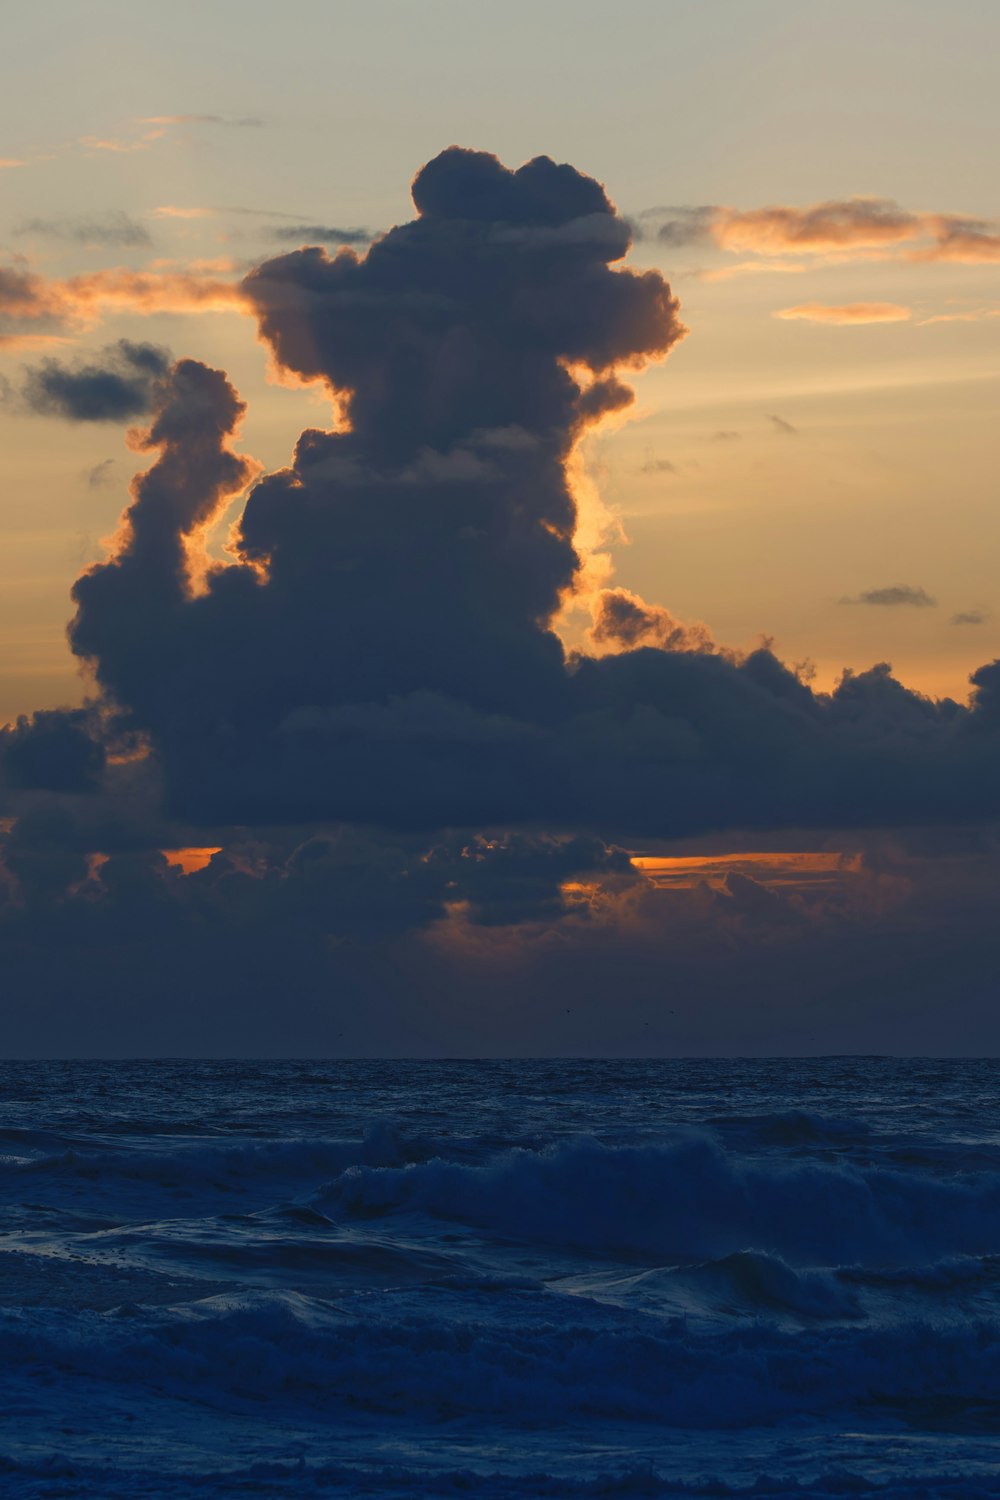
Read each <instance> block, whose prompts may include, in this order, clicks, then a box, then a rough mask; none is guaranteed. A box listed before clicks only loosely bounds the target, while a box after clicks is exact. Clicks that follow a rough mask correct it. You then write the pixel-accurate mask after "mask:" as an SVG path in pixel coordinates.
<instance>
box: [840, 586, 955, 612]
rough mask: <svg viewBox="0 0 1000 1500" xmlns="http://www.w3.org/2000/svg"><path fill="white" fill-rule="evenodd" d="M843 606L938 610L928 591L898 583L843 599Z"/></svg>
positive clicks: (935, 601)
mask: <svg viewBox="0 0 1000 1500" xmlns="http://www.w3.org/2000/svg"><path fill="white" fill-rule="evenodd" d="M840 602H841V604H877V605H883V606H887V607H890V608H897V607H898V606H900V605H902V606H904V607H907V608H911V609H936V608H937V600H936V599H932V598H931V596H930V594H928V592H927V590H926V589H921V588H913V587H912V586H911V585H910V584H906V583H897V584H893V585H892V586H891V587H889V588H881V589H868V590H866V592H864V593H862V594H855V595H853V596H852V597H850V598H844V599H841V601H840Z"/></svg>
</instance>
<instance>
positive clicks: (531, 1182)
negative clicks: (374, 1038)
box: [0, 1057, 1000, 1500]
mask: <svg viewBox="0 0 1000 1500" xmlns="http://www.w3.org/2000/svg"><path fill="white" fill-rule="evenodd" d="M0 1098H2V1110H0V1127H2V1128H0V1152H2V1156H0V1235H2V1240H0V1304H2V1306H0V1348H2V1352H3V1357H2V1361H0V1491H2V1493H3V1494H4V1495H11V1496H16V1497H18V1500H20V1497H22V1496H24V1497H32V1500H33V1497H42V1496H45V1497H57V1496H58V1497H78V1496H80V1497H82V1496H86V1497H88V1500H116V1497H130V1500H131V1497H136V1496H143V1497H158V1496H164V1497H171V1500H179V1497H185V1500H186V1497H191V1500H195V1497H198V1500H208V1497H217V1496H244V1495H252V1496H272V1495H273V1496H282V1497H284V1496H288V1497H292V1496H294V1497H297V1500H298V1497H311V1496H314V1495H330V1496H347V1495H351V1496H355V1495H359V1496H360V1495H364V1496H369V1495H371V1496H384V1497H390V1500H395V1497H403V1496H410V1495H416V1496H423V1497H437V1496H441V1497H453V1496H454V1497H457V1496H472V1495H475V1496H482V1497H484V1500H494V1497H500V1496H512V1497H513V1496H516V1497H535V1496H552V1497H574V1496H592V1497H614V1496H619V1495H620V1496H630V1497H635V1496H647V1495H648V1496H659V1495H663V1496H698V1497H708V1496H735V1495H747V1496H748V1497H749V1496H752V1497H753V1500H769V1497H779V1496H780V1497H789V1496H796V1495H804V1496H810V1497H812V1500H823V1497H826V1496H837V1497H844V1496H854V1497H857V1496H869V1495H871V1496H878V1497H883V1500H897V1497H907V1500H912V1497H970V1496H987V1495H989V1496H994V1495H1000V1066H998V1064H997V1063H995V1062H992V1061H988V1060H987V1061H962V1060H958V1061H955V1060H949V1061H935V1060H920V1059H918V1060H900V1059H891V1058H881V1057H877V1058H824V1059H818V1060H787V1059H785V1060H767V1061H757V1060H753V1061H751V1060H741V1061H724V1060H723V1061H719V1060H711V1061H709V1060H672V1061H662V1060H655V1061H618V1060H616V1061H567V1060H563V1061H541V1060H534V1061H501V1062H497V1061H467V1060H462V1061H427V1062H395V1061H394V1062H378V1061H372V1062H358V1061H352V1062H340V1061H324V1062H315V1061H313V1062H218V1061H214V1062H193V1061H158V1062H148V1061H144V1062H113V1063H112V1062H106V1063H105V1062H30V1063H29V1062H19V1063H6V1064H2V1065H0Z"/></svg>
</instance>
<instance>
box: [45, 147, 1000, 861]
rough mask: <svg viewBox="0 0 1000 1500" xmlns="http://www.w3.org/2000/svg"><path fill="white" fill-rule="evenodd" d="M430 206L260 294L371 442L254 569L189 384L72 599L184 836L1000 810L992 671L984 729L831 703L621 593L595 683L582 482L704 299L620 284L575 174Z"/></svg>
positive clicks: (454, 185) (258, 493) (89, 652)
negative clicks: (114, 544) (591, 432)
mask: <svg viewBox="0 0 1000 1500" xmlns="http://www.w3.org/2000/svg"><path fill="white" fill-rule="evenodd" d="M413 199H414V203H415V205H416V208H417V218H416V219H415V220H414V221H413V222H411V223H407V224H403V225H400V226H398V227H396V228H395V229H392V230H390V231H389V232H388V233H387V234H385V235H383V236H382V237H381V238H379V239H377V240H376V241H375V242H374V243H373V244H372V246H371V248H370V249H369V250H368V251H367V253H366V254H365V255H363V256H359V255H358V254H357V253H355V252H354V251H353V250H351V249H349V248H344V249H342V250H341V251H340V252H339V253H338V254H337V255H336V256H335V257H333V258H331V257H330V256H329V255H328V254H327V253H326V252H325V251H323V250H321V249H304V250H297V251H295V252H293V253H290V254H287V255H284V256H281V257H279V258H277V259H274V260H270V261H268V262H266V263H265V264H264V265H262V266H260V267H259V268H258V269H257V270H255V271H254V272H252V273H251V274H250V275H249V276H248V277H247V279H246V281H245V282H244V284H243V287H242V289H241V292H240V295H241V297H243V298H244V299H245V300H246V301H248V302H249V303H250V305H252V307H253V308H254V309H255V310H256V313H257V316H258V319H259V323H260V331H261V337H262V338H263V340H264V341H265V342H266V343H267V345H268V346H269V347H270V349H271V351H272V352H273V355H274V357H275V358H276V360H277V361H278V362H279V364H280V365H281V366H282V367H284V368H285V369H286V370H289V371H292V372H294V373H295V374H296V375H297V376H298V377H300V378H302V379H305V380H313V381H321V382H323V383H324V384H325V385H326V386H327V387H328V389H329V391H330V393H331V396H332V397H333V398H335V400H336V402H337V404H338V407H339V410H340V412H341V414H342V420H341V422H340V425H339V428H338V430H335V431H332V432H321V431H315V430H309V431H306V432H304V433H303V434H302V436H301V438H300V439H299V442H298V445H297V448H296V452H295V457H294V462H293V464H292V466H291V467H290V468H288V469H286V470H283V471H280V472H278V473H274V474H270V475H268V476H266V477H265V478H264V479H262V480H261V481H260V482H259V483H258V484H257V485H256V487H255V488H253V489H252V490H251V492H250V494H249V497H248V499H247V501H246V505H245V507H244V510H243V513H242V515H241V517H240V518H239V521H238V523H237V524H236V526H235V528H234V531H233V535H232V540H231V547H232V551H233V554H234V560H233V561H231V562H230V563H229V564H228V565H225V566H220V565H217V564H209V563H207V562H206V559H205V557H204V555H203V552H202V549H201V546H200V537H201V534H202V532H203V531H204V529H205V527H206V526H207V525H209V524H210V523H211V521H212V520H213V518H215V517H216V516H217V515H218V514H219V513H220V512H221V510H222V508H223V507H224V506H225V504H226V503H227V501H228V500H230V499H231V498H233V497H234V496H235V495H236V494H237V493H239V492H240V491H241V490H242V489H243V488H244V487H245V486H246V485H247V483H248V482H249V480H250V479H251V477H252V467H251V465H250V464H249V462H248V461H247V460H245V459H241V458H239V457H237V456H236V455H235V454H234V452H233V450H232V447H231V442H232V438H233V435H234V433H235V429H236V426H237V424H238V420H239V416H240V413H241V410H242V407H241V404H240V402H239V400H238V398H237V396H236V394H235V392H234V391H233V390H232V389H231V387H230V386H229V385H228V383H227V382H226V380H225V377H224V376H223V375H221V374H220V373H218V372H214V371H211V370H208V369H206V368H205V367H204V366H201V365H198V364H195V363H193V362H191V361H183V362H182V363H181V364H179V365H178V366H176V367H175V369H174V371H173V373H172V375H171V376H170V377H169V378H168V379H165V380H163V381H161V382H159V383H158V385H157V387H156V392H157V402H158V405H157V408H156V411H155V414H154V420H153V424H152V427H151V428H150V431H149V434H148V437H147V439H146V444H147V446H148V447H149V448H150V450H151V451H158V454H159V457H158V458H157V461H156V462H155V463H154V465H153V467H152V468H151V469H150V471H149V472H148V473H147V474H145V475H144V476H142V477H141V478H140V479H139V480H138V481H137V483H136V487H135V490H134V503H133V505H132V507H131V509H130V510H129V511H128V513H127V515H126V518H125V522H124V526H123V531H122V536H121V540H120V544H119V548H118V551H117V553H116V555H115V556H114V557H113V558H112V559H111V560H110V561H109V562H107V563H105V564H102V565H100V566H98V567H96V568H93V569H92V570H91V571H90V572H89V573H87V574H86V575H85V576H84V577H83V578H81V579H80V580H79V582H78V583H77V586H76V589H75V599H76V603H77V616H76V619H75V621H74V622H73V625H72V629H71V640H72V644H73V647H74V650H76V651H77V653H78V654H79V655H81V656H82V657H84V658H86V659H87V660H88V661H90V662H92V663H93V665H94V668H95V671H96V674H97V680H98V682H99V684H100V686H101V688H102V689H103V691H104V694H105V696H106V699H107V701H108V703H109V704H111V705H113V706H114V707H115V709H116V715H115V718H114V720H113V723H114V724H115V726H116V727H117V728H118V729H119V730H125V731H128V732H129V733H132V734H138V735H140V736H144V737H146V738H147V739H148V741H149V743H150V745H151V747H152V749H153V751H154V754H155V759H156V762H157V764H158V765H159V767H160V768H161V770H162V774H163V777H164V785H165V788H166V794H167V799H168V806H169V808H170V809H171V811H172V812H173V813H174V814H175V815H178V816H182V817H184V818H186V819H190V820H193V821H195V822H201V823H203V824H210V825H214V826H220V825H224V824H228V823H243V824H254V823H255V824H266V823H272V824H273V823H280V822H303V823H308V822H313V821H317V820H329V819H338V820H345V821H351V822H361V821H365V822H369V823H373V824H382V825H385V826H395V827H396V828H404V827H412V828H425V829H430V828H435V827H448V826H451V827H455V826H465V827H474V828H475V827H479V828H482V827H485V826H490V825H493V826H495V825H497V824H508V825H509V824H512V823H517V822H524V821H526V820H535V821H544V823H545V824H546V825H547V826H548V827H550V828H554V829H566V828H572V827H579V826H581V825H589V826H591V827H594V828H596V829H597V830H598V831H601V832H605V833H606V832H613V833H617V832H619V831H621V830H633V831H634V832H636V833H640V834H654V833H659V834H674V833H688V832H691V831H693V830H698V829H704V828H712V827H724V826H727V825H728V826H733V825H739V824H743V825H746V824H756V825H778V824H791V825H794V824H803V823H812V824H817V823H822V822H829V823H840V824H843V823H857V822H894V821H899V820H904V819H924V818H927V817H934V818H941V817H951V816H962V815H963V814H965V813H967V812H969V811H970V810H975V811H983V810H985V809H986V808H990V809H1000V788H998V786H997V780H996V778H995V776H993V775H992V772H991V770H990V767H991V766H992V760H991V756H992V755H993V753H994V752H995V749H996V745H995V742H994V735H995V728H994V727H991V726H993V724H994V720H993V718H992V717H991V715H990V713H989V712H988V711H987V709H988V704H989V703H990V702H991V701H992V686H991V685H992V677H991V676H990V675H989V673H990V672H991V671H992V670H993V669H992V668H990V669H984V674H985V675H984V674H980V676H979V677H978V678H977V687H978V694H979V696H978V699H977V706H976V707H975V708H974V709H973V710H972V711H969V710H966V709H961V708H959V707H958V706H957V705H955V704H952V703H949V702H944V703H933V702H931V701H930V700H927V699H924V698H922V697H920V696H919V695H916V694H913V693H909V692H907V691H906V690H905V689H904V688H903V687H901V686H900V684H898V683H896V682H895V681H894V680H893V679H892V677H891V674H890V673H889V670H888V668H886V667H884V666H880V667H877V668H874V669H873V670H872V671H871V672H869V673H864V674H859V675H850V674H849V675H847V676H845V678H844V680H843V682H842V683H841V685H840V687H839V688H838V689H837V691H836V692H835V693H834V694H832V695H829V696H824V695H818V694H814V693H813V692H812V691H811V690H810V689H809V688H808V687H807V686H806V685H805V684H803V683H802V682H800V681H799V680H798V678H797V677H796V676H795V675H794V674H793V673H792V672H790V671H788V670H787V669H786V668H785V667H783V666H782V665H781V663H780V662H778V661H777V660H776V658H775V657H774V656H773V655H772V654H771V653H770V652H769V651H768V650H764V649H762V650H759V651H756V652H754V653H752V654H751V655H749V656H747V657H745V658H740V657H738V656H735V655H734V654H733V653H725V652H718V651H716V650H714V648H713V647H712V643H711V640H710V637H709V636H708V634H707V631H705V630H704V628H703V627H699V626H697V625H695V626H683V625H680V624H679V623H678V622H677V621H676V620H675V619H674V618H673V616H671V615H670V614H669V612H668V611H667V610H665V609H663V608H662V607H660V606H655V605H649V604H646V603H645V602H644V601H642V600H640V599H637V598H636V597H635V596H634V595H631V594H629V593H628V592H627V591H624V590H607V591H604V592H603V593H602V594H600V595H598V596H597V598H596V604H595V621H594V626H593V629H592V631H591V632H590V635H589V637H588V644H589V645H590V647H591V648H592V649H593V650H594V651H596V652H597V653H598V655H596V656H590V655H587V654H582V655H575V656H574V657H573V658H572V659H567V657H566V655H565V653H564V650H563V647H562V644H561V642H560V640H559V638H558V636H557V635H556V634H555V632H554V630H553V628H552V626H553V621H554V618H555V616H556V613H557V611H558V610H559V608H560V605H561V604H562V603H563V601H564V600H565V599H566V597H567V595H569V594H571V593H572V591H573V590H574V588H575V587H576V586H577V584H578V582H579V579H580V557H579V555H578V552H577V550H576V546H575V541H574V536H575V529H576V524H577V514H576V505H575V501H574V496H573V493H572V489H571V485H570V479H569V477H568V476H569V473H570V466H569V459H570V457H571V454H572V451H573V448H574V445H575V444H576V442H577V441H578V439H579V437H580V434H581V433H582V432H583V431H585V429H586V428H587V427H588V425H589V424H591V423H593V422H595V421H597V420H599V419H600V418H601V417H602V416H603V415H605V414H606V413H608V412H611V411H614V410H617V409H619V408H621V407H623V406H625V405H627V403H628V402H629V401H630V399H631V392H630V390H629V389H628V387H627V386H626V385H624V384H623V383H622V379H621V375H622V372H623V371H624V370H629V369H636V368H638V367H639V366H641V364H642V363H643V362H644V361H646V360H649V359H653V358H659V357H662V356H663V355H664V354H665V353H666V352H667V351H668V350H669V349H670V348H671V346H672V345H673V344H674V343H675V342H676V340H677V339H678V338H679V337H680V336H681V333H682V331H683V330H682V327H681V324H680V322H679V320H678V316H677V304H676V302H675V300H674V298H673V297H672V296H671V294H670V291H669V288H668V287H667V286H666V284H665V283H664V281H663V280H662V278H661V277H660V276H659V274H658V273H656V272H647V273H646V274H643V275H639V274H636V273H634V272H631V271H629V270H627V269H624V268H619V267H618V266H617V262H618V261H620V260H621V259H622V257H623V256H624V254H625V253H626V251H627V249H628V246H629V229H628V226H627V225H626V224H625V223H624V222H623V221H622V220H621V219H620V218H619V217H618V215H617V214H616V212H615V210H614V208H613V206H612V205H611V203H610V202H609V201H608V199H607V197H606V195H605V193H604V191H603V189H602V188H601V187H600V186H599V184H598V183H596V182H594V181H593V180H592V179H590V178H587V177H584V176H582V175H581V174H580V173H578V172H576V171H575V170H574V169H573V168H571V167H568V166H557V165H556V164H555V163H553V162H551V161H549V160H548V159H547V158H544V157H543V158H538V159H536V160H534V161H531V162H529V163H527V165H525V166H523V167H521V168H520V169H519V170H517V171H509V170H508V169H507V168H505V167H504V166H502V165H501V164H500V162H498V161H497V160H496V158H495V157H492V156H488V155H485V154H483V153H479V152H471V151H463V150H458V149H456V148H452V149H450V150H448V151H445V152H443V153H442V154H441V155H440V156H439V157H437V158H435V160H433V161H432V162H430V163H429V164H428V165H427V166H426V167H424V168H423V169H422V171H421V172H420V173H418V175H417V177H416V180H415V182H414V184H413ZM911 602H912V601H911Z"/></svg>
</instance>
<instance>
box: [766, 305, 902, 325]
mask: <svg viewBox="0 0 1000 1500" xmlns="http://www.w3.org/2000/svg"><path fill="white" fill-rule="evenodd" d="M772 316H773V317H775V318H785V319H787V320H799V321H801V322H804V323H834V324H854V323H905V322H906V321H907V319H909V318H910V317H912V316H913V311H912V308H909V307H903V306H901V305H900V304H899V303H898V302H847V303H841V304H839V305H833V306H831V305H830V304H828V303H825V302H802V303H800V304H799V305H798V306H797V307H782V308H779V309H778V310H777V312H775V313H773V314H772Z"/></svg>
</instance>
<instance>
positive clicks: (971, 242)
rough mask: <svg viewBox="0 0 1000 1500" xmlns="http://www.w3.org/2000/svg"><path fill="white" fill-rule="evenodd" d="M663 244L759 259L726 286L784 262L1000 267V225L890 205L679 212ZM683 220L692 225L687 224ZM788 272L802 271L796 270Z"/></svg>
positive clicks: (733, 271)
mask: <svg viewBox="0 0 1000 1500" xmlns="http://www.w3.org/2000/svg"><path fill="white" fill-rule="evenodd" d="M674 212H675V214H677V215H680V217H675V218H673V219H669V220H667V222H666V223H664V225H663V226H662V227H661V229H660V231H659V233H660V238H661V239H665V240H666V241H667V243H669V244H676V243H683V242H684V241H685V240H691V239H694V240H705V239H707V240H709V241H710V242H712V243H713V244H715V245H716V246H717V247H718V248H719V249H720V250H726V251H731V252H733V253H736V254H749V255H754V256H759V257H761V259H760V261H749V262H744V263H743V264H741V265H740V266H739V267H732V268H723V269H722V270H721V271H719V270H716V271H711V272H709V273H707V274H708V277H709V278H710V279H712V280H721V279H723V278H725V277H726V276H727V275H742V274H746V273H749V272H751V271H753V270H755V269H757V268H759V269H764V268H765V267H767V264H768V261H769V260H770V261H773V260H774V259H775V258H778V257H788V256H797V257H805V258H806V261H805V263H806V264H809V263H813V264H815V263H817V262H820V263H831V264H837V263H840V262H844V261H854V260H895V261H901V260H902V261H943V262H949V261H950V262H952V263H956V264H962V265H992V264H996V263H998V262H1000V225H998V224H996V223H994V222H992V221H991V220H989V219H980V218H975V217H972V216H970V215H968V214H955V213H938V212H933V213H932V212H927V211H922V210H921V211H913V210H910V209H905V208H901V207H900V206H899V204H898V203H895V202H893V200H892V199H891V198H872V197H853V198H840V199H830V200H828V201H826V202H823V203H813V204H808V205H806V206H805V207H804V208H797V207H794V206H791V205H788V204H771V205H769V206H768V207H765V208H751V209H738V208H731V207H728V206H726V205H721V206H718V207H715V208H710V209H709V208H706V209H699V210H697V211H690V210H688V211H683V210H675V211H674ZM685 212H686V213H687V215H688V216H687V217H686V218H685V217H684V214H685ZM781 269H783V270H792V269H797V267H796V265H795V262H791V263H786V264H785V265H784V266H782V267H781Z"/></svg>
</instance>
